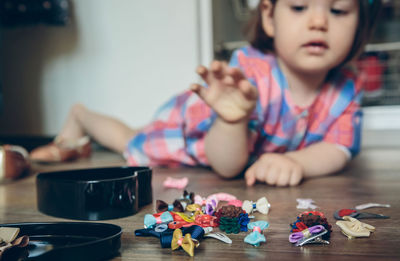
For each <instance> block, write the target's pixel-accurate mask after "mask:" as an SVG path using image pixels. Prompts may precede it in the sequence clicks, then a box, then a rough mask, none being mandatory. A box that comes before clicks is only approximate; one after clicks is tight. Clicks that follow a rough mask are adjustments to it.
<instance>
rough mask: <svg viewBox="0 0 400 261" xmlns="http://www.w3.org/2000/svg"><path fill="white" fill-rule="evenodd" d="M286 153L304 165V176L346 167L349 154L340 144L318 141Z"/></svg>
mask: <svg viewBox="0 0 400 261" xmlns="http://www.w3.org/2000/svg"><path fill="white" fill-rule="evenodd" d="M285 155H287V156H288V157H290V158H291V159H293V160H294V161H296V162H298V163H299V164H301V165H302V167H303V169H304V177H316V176H323V175H329V174H332V173H335V172H337V171H340V170H341V169H343V168H344V166H345V165H346V163H347V162H348V160H349V157H348V155H347V154H346V153H345V152H344V151H343V150H342V149H340V148H339V146H338V145H336V144H332V143H327V142H323V141H321V142H318V143H315V144H313V145H311V146H308V147H306V148H304V149H301V150H298V151H291V152H287V153H286V154H285Z"/></svg>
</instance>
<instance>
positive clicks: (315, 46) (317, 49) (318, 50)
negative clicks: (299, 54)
mask: <svg viewBox="0 0 400 261" xmlns="http://www.w3.org/2000/svg"><path fill="white" fill-rule="evenodd" d="M303 47H305V48H306V50H307V52H308V53H310V54H313V55H320V54H323V53H324V52H325V51H326V50H327V49H328V48H329V47H328V44H327V43H326V42H324V41H310V42H308V43H306V44H304V45H303Z"/></svg>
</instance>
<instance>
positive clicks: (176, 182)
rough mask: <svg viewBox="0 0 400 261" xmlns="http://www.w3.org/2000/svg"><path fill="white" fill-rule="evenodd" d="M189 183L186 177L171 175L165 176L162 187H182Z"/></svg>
mask: <svg viewBox="0 0 400 261" xmlns="http://www.w3.org/2000/svg"><path fill="white" fill-rule="evenodd" d="M188 183H189V179H188V178H187V177H184V178H180V179H175V178H171V177H167V179H166V180H164V183H163V186H164V188H176V189H184V188H185V187H186V186H187V184H188Z"/></svg>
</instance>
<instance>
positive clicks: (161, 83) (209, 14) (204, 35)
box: [0, 0, 400, 143]
mask: <svg viewBox="0 0 400 261" xmlns="http://www.w3.org/2000/svg"><path fill="white" fill-rule="evenodd" d="M0 3H1V4H0V12H1V13H0V20H1V23H2V26H1V27H0V55H1V57H0V84H1V87H0V108H1V109H0V135H2V136H7V135H8V136H10V135H11V136H12V135H29V136H36V135H37V136H54V135H55V134H57V132H58V131H59V130H60V129H61V127H62V124H63V122H64V120H65V117H66V115H67V113H68V110H69V108H70V107H71V106H72V105H73V104H75V103H77V102H80V103H83V104H85V105H86V106H88V107H89V108H91V109H93V110H96V111H98V112H101V113H106V114H108V115H111V116H114V117H118V118H119V119H121V120H123V121H124V122H126V123H128V124H129V125H131V126H132V127H140V126H142V125H144V124H146V123H147V122H149V121H150V120H151V118H152V115H153V114H154V113H155V111H156V109H157V108H158V107H159V106H160V105H161V104H162V103H164V102H165V101H167V99H169V98H170V97H171V96H173V95H175V94H177V93H179V92H182V91H184V90H186V89H187V88H188V87H189V85H190V84H191V83H193V82H198V81H199V78H198V77H197V75H196V74H195V73H194V71H195V68H196V67H197V66H198V65H199V64H205V65H208V64H209V63H210V62H211V60H212V59H214V58H217V59H229V56H230V54H231V52H232V50H233V49H235V48H238V47H240V46H242V45H245V44H246V42H245V41H244V39H245V38H244V36H243V34H242V30H243V26H244V25H245V22H246V21H247V19H248V18H249V15H250V10H251V9H252V8H253V7H254V6H256V5H257V3H258V1H257V0H169V1H163V0H146V1H131V0H119V1H108V0H84V1H78V0H0ZM384 3H385V7H384V10H383V12H382V16H381V18H380V20H379V24H378V27H377V30H376V33H375V35H374V37H373V39H372V41H371V42H370V44H369V45H368V46H367V48H366V52H365V54H364V55H363V56H362V57H361V59H360V61H359V62H358V66H359V67H360V68H361V69H362V70H364V71H365V72H366V73H367V75H368V81H367V86H366V92H365V97H364V100H363V109H364V113H365V121H364V129H366V130H379V131H387V130H389V131H392V132H393V131H395V133H398V134H399V135H398V136H397V137H399V138H398V139H397V140H398V141H397V142H398V143H400V1H398V0H384Z"/></svg>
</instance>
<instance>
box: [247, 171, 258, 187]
mask: <svg viewBox="0 0 400 261" xmlns="http://www.w3.org/2000/svg"><path fill="white" fill-rule="evenodd" d="M244 177H245V179H246V185H247V186H253V185H254V183H256V177H255V172H254V168H252V167H250V168H249V169H248V170H247V171H246V173H245V174H244Z"/></svg>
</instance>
